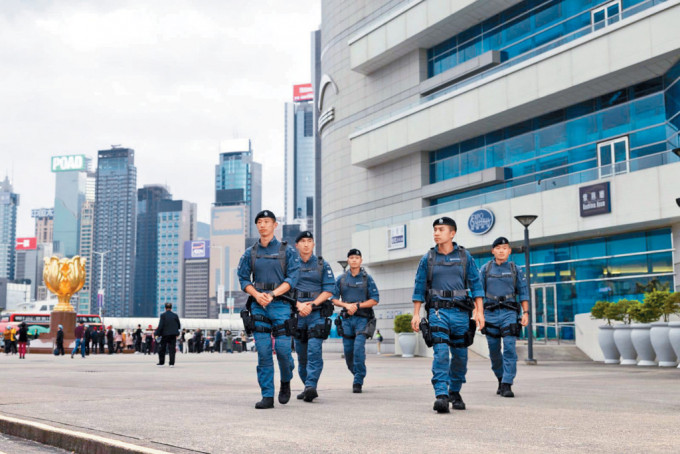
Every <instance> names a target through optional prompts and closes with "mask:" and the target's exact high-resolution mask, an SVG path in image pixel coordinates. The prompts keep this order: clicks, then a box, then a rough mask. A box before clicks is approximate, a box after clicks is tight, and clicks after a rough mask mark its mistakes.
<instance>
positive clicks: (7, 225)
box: [0, 177, 19, 279]
mask: <svg viewBox="0 0 680 454" xmlns="http://www.w3.org/2000/svg"><path fill="white" fill-rule="evenodd" d="M13 191H14V188H13V187H12V184H11V183H10V181H9V177H5V180H4V181H3V182H1V183H0V278H2V277H4V278H7V279H14V260H15V254H14V247H15V243H16V238H17V207H18V206H19V194H15V193H14V192H13Z"/></svg>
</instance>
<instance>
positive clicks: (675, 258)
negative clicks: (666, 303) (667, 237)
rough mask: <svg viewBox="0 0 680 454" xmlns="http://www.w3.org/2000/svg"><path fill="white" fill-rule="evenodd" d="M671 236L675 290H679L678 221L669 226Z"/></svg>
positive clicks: (679, 250)
mask: <svg viewBox="0 0 680 454" xmlns="http://www.w3.org/2000/svg"><path fill="white" fill-rule="evenodd" d="M671 235H672V236H673V248H674V249H675V251H673V269H674V271H675V291H676V292H680V223H677V224H674V225H673V226H672V227H671Z"/></svg>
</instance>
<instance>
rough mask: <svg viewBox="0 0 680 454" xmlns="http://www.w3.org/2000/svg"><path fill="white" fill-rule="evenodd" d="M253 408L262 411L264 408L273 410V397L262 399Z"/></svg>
mask: <svg viewBox="0 0 680 454" xmlns="http://www.w3.org/2000/svg"><path fill="white" fill-rule="evenodd" d="M255 408H257V409H258V410H262V409H264V408H274V398H273V397H263V398H262V400H261V401H259V402H258V403H256V404H255Z"/></svg>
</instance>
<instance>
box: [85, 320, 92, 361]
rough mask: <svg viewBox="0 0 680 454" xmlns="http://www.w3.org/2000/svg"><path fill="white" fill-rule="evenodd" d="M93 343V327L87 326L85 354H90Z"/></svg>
mask: <svg viewBox="0 0 680 454" xmlns="http://www.w3.org/2000/svg"><path fill="white" fill-rule="evenodd" d="M91 342H92V327H91V326H87V325H85V354H86V355H89V354H90V343H91Z"/></svg>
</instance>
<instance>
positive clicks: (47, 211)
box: [31, 208, 54, 244]
mask: <svg viewBox="0 0 680 454" xmlns="http://www.w3.org/2000/svg"><path fill="white" fill-rule="evenodd" d="M31 217H32V218H33V219H35V237H36V238H37V239H38V244H40V243H51V242H52V233H53V230H54V208H38V209H37V210H31Z"/></svg>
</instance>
